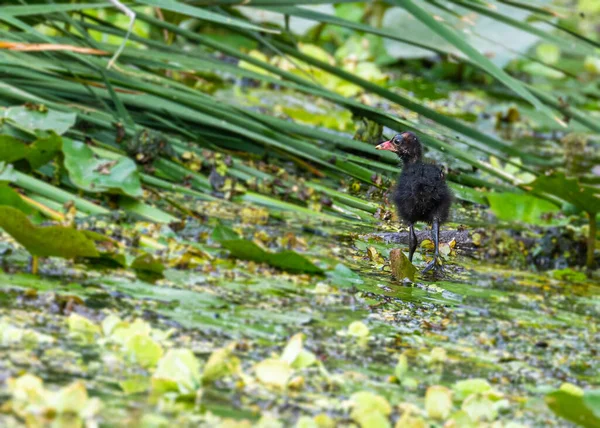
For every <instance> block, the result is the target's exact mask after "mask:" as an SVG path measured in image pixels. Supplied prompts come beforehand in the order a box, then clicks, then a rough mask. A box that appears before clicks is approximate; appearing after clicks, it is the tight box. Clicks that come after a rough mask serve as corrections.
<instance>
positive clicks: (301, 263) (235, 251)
mask: <svg viewBox="0 0 600 428" xmlns="http://www.w3.org/2000/svg"><path fill="white" fill-rule="evenodd" d="M221 246H223V248H225V249H227V250H229V253H230V254H231V255H232V256H233V257H235V258H238V259H242V260H251V261H254V262H258V263H267V264H269V265H271V266H273V267H276V268H279V269H282V270H286V271H289V272H305V273H313V274H321V273H323V270H322V269H321V268H319V267H318V266H316V265H315V264H314V263H313V262H311V261H310V260H308V259H307V258H306V257H304V256H302V255H300V254H298V253H296V252H295V251H292V250H283V251H280V252H278V253H272V252H270V251H265V250H263V249H262V248H260V247H259V246H258V245H256V244H255V243H254V242H252V241H247V240H245V239H228V240H224V241H221Z"/></svg>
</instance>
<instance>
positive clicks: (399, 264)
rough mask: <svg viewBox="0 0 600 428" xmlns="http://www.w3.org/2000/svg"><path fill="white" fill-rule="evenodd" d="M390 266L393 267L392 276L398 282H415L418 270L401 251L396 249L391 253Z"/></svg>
mask: <svg viewBox="0 0 600 428" xmlns="http://www.w3.org/2000/svg"><path fill="white" fill-rule="evenodd" d="M390 264H391V267H392V274H393V275H394V278H396V279H397V280H398V281H402V280H403V279H405V278H408V279H410V280H411V281H414V280H415V273H416V271H417V269H416V268H415V267H414V266H413V264H412V263H411V262H410V261H409V260H408V258H407V257H406V256H405V255H404V253H403V252H402V250H401V249H399V248H394V249H393V250H392V251H390Z"/></svg>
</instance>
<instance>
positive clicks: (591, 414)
mask: <svg viewBox="0 0 600 428" xmlns="http://www.w3.org/2000/svg"><path fill="white" fill-rule="evenodd" d="M586 395H587V393H584V394H583V395H580V394H573V393H572V392H570V391H566V390H563V389H562V388H561V389H560V390H558V391H554V392H551V393H550V394H548V395H546V398H545V401H546V404H547V405H548V407H549V408H550V409H551V410H552V411H553V412H554V413H555V414H556V415H558V416H560V417H561V418H564V419H566V420H568V421H570V422H573V423H575V424H577V425H579V426H582V427H586V428H592V427H598V426H600V411H599V408H598V395H599V394H598V392H597V391H595V392H593V393H592V394H591V397H588V398H587V399H586ZM594 403H595V407H590V406H589V404H592V405H594Z"/></svg>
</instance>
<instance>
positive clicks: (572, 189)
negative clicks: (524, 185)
mask: <svg viewBox="0 0 600 428" xmlns="http://www.w3.org/2000/svg"><path fill="white" fill-rule="evenodd" d="M530 185H531V187H532V188H533V189H535V190H538V191H541V192H546V193H549V194H551V195H554V196H558V197H559V198H560V199H563V200H564V201H566V202H569V203H571V204H573V205H575V206H576V207H577V208H579V209H580V210H582V211H586V212H590V213H597V212H600V190H598V189H597V188H594V187H592V186H587V185H585V184H582V183H580V182H579V180H577V179H576V178H568V177H567V176H565V174H564V173H554V174H552V175H541V176H539V177H538V178H537V179H536V180H535V181H534V182H533V183H531V184H530Z"/></svg>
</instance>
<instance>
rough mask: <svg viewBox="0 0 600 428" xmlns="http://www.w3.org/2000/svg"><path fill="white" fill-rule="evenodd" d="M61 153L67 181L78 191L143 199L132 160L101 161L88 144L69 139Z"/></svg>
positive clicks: (135, 167)
mask: <svg viewBox="0 0 600 428" xmlns="http://www.w3.org/2000/svg"><path fill="white" fill-rule="evenodd" d="M63 153H64V155H65V168H66V169H67V171H68V172H69V178H70V179H71V181H72V182H73V184H75V185H76V186H77V187H79V188H80V189H83V190H86V191H88V192H112V193H114V192H117V193H125V194H126V195H129V196H132V197H140V196H142V187H141V183H140V177H139V174H138V170H137V166H136V164H135V162H134V161H132V160H131V159H129V158H127V157H121V158H119V159H118V160H109V159H100V158H98V157H96V156H95V155H94V152H93V151H92V150H91V149H90V148H89V147H88V146H87V145H85V144H84V143H82V142H80V141H74V140H71V139H69V138H65V139H64V140H63Z"/></svg>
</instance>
